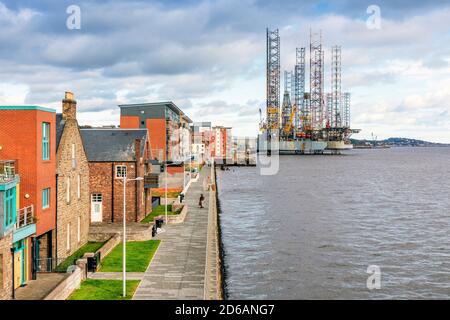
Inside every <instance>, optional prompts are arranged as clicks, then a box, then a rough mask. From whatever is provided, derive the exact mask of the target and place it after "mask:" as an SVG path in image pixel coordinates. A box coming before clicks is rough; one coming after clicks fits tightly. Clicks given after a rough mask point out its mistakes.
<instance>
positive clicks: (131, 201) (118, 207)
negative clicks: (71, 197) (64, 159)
mask: <svg viewBox="0 0 450 320" xmlns="http://www.w3.org/2000/svg"><path fill="white" fill-rule="evenodd" d="M118 165H125V166H127V178H128V179H134V178H135V177H136V171H135V170H136V163H135V162H114V163H112V162H90V163H89V181H90V192H91V194H93V193H101V194H102V195H103V203H102V204H103V211H102V213H103V221H104V222H112V221H113V212H112V208H113V207H114V222H120V221H122V218H123V182H122V179H116V178H115V174H116V168H115V167H116V166H118ZM111 166H113V171H111ZM143 175H144V164H143V163H142V164H140V165H139V166H138V176H143ZM113 184H114V189H113ZM136 186H137V188H136ZM143 192H144V182H143V181H137V182H135V181H130V182H128V183H127V186H126V217H127V221H140V220H142V219H143V218H144V217H145V213H146V210H145V209H146V208H145V207H146V205H147V206H148V205H149V202H150V201H151V198H150V199H146V201H147V203H145V202H144V204H143V202H142V193H143ZM150 197H151V196H150ZM136 200H137V203H136ZM136 204H137V206H136ZM147 208H148V207H147ZM136 213H137V214H136ZM147 213H148V212H147Z"/></svg>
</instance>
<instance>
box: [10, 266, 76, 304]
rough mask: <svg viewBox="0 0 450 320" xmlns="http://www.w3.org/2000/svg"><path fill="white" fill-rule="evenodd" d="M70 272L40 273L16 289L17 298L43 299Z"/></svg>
mask: <svg viewBox="0 0 450 320" xmlns="http://www.w3.org/2000/svg"><path fill="white" fill-rule="evenodd" d="M69 275H70V273H44V272H43V273H38V274H37V276H36V280H30V281H28V283H27V285H26V286H24V287H19V288H17V289H16V292H15V294H16V300H42V299H44V298H45V297H46V296H47V295H48V294H49V293H50V292H52V291H53V289H55V288H56V286H57V285H58V284H60V283H61V281H63V280H64V279H65V278H67V277H68V276H69Z"/></svg>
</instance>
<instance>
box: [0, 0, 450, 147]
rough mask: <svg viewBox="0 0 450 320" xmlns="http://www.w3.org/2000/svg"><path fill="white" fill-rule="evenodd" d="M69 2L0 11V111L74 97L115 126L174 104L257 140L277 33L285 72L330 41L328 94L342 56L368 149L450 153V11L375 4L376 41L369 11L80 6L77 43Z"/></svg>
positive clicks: (10, 4)
mask: <svg viewBox="0 0 450 320" xmlns="http://www.w3.org/2000/svg"><path fill="white" fill-rule="evenodd" d="M72 2H73V1H66V0H64V1H50V0H42V1H39V2H38V1H31V0H25V1H20V2H18V1H12V0H11V1H0V41H1V43H2V46H1V47H0V70H1V71H0V72H1V75H2V79H8V80H7V82H5V81H3V83H2V85H0V103H2V104H6V103H17V104H20V103H29V104H42V105H48V106H53V107H56V108H60V104H61V103H60V101H61V99H62V96H63V93H64V91H66V90H72V91H74V92H75V94H76V97H77V99H78V102H79V103H78V106H79V111H80V117H81V118H82V119H83V121H92V122H93V123H95V124H99V123H104V124H110V123H111V122H113V123H116V124H117V123H118V117H117V112H118V108H117V104H118V103H137V102H151V101H158V100H159V101H162V100H172V101H175V102H176V103H177V104H178V105H179V106H180V107H181V108H182V109H183V110H186V112H187V113H188V115H189V116H190V117H191V118H192V119H193V120H195V121H209V120H212V121H215V122H217V124H222V125H232V126H233V127H235V132H236V133H240V134H245V135H250V134H253V135H254V134H256V132H257V127H258V121H259V112H258V109H259V108H261V107H262V108H263V111H264V106H265V102H264V101H265V100H264V99H265V28H266V27H267V26H269V27H270V28H275V27H278V28H280V32H281V58H282V70H285V69H289V70H290V69H292V68H293V64H294V61H295V47H297V46H306V47H307V45H308V42H309V30H310V28H312V29H313V30H318V29H322V31H323V41H324V48H325V72H326V73H325V90H326V91H328V90H329V88H330V79H329V77H330V72H329V71H330V70H331V66H330V48H331V46H332V45H334V44H338V45H342V48H343V51H342V67H343V69H342V81H343V83H342V87H343V90H345V91H350V92H351V93H352V115H353V121H352V122H353V124H354V125H355V126H356V127H360V128H362V129H363V131H362V133H361V135H360V136H361V137H364V136H365V137H367V136H368V135H370V133H371V132H372V131H378V130H379V131H383V132H386V133H393V134H394V133H395V132H406V133H414V134H416V135H422V137H423V138H426V137H430V138H433V139H436V137H437V136H438V134H437V132H440V133H441V136H440V140H442V141H443V140H445V141H449V142H450V133H449V131H448V124H449V122H450V121H449V107H448V103H447V101H450V99H449V98H450V97H449V96H448V95H447V94H446V92H447V90H448V87H449V85H450V72H449V71H450V69H449V68H450V66H449V62H450V26H449V24H448V17H449V16H450V8H449V6H448V4H447V3H446V2H443V1H433V2H431V1H420V2H419V1H413V2H411V1H408V3H407V4H408V5H407V4H406V2H405V1H402V0H397V1H378V3H377V4H378V5H379V6H380V8H381V18H382V24H381V25H382V28H381V30H369V29H367V27H366V23H365V20H366V19H367V13H366V8H367V3H364V2H361V1H350V0H346V1H335V2H325V1H313V0H308V1H301V2H299V1H283V4H282V5H280V3H279V2H276V1H259V0H244V1H238V0H219V1H206V0H205V1H182V2H181V1H140V0H133V1H125V0H115V1H112V0H108V1H83V0H81V1H77V4H78V5H79V6H80V8H81V12H82V28H81V30H73V31H71V30H68V29H67V28H66V26H65V22H66V18H67V14H66V8H67V6H68V5H70V4H73V3H72ZM308 72H309V68H308V69H307V80H308ZM308 88H309V86H308V85H306V90H308ZM413 128H416V131H414V130H413ZM430 132H433V133H432V134H431V133H430Z"/></svg>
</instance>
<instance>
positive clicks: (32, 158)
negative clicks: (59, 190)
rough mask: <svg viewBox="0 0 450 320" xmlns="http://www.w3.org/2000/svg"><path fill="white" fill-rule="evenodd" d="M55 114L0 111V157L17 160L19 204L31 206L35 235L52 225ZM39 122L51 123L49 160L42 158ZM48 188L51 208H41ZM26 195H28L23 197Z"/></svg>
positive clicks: (50, 228) (35, 111)
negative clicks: (44, 190)
mask: <svg viewBox="0 0 450 320" xmlns="http://www.w3.org/2000/svg"><path fill="white" fill-rule="evenodd" d="M55 118H56V115H55V113H52V112H45V111H40V110H0V128H1V130H0V146H2V150H0V158H1V159H12V160H17V164H18V173H19V174H20V180H21V181H20V195H19V196H20V203H21V207H25V206H29V205H31V204H33V205H34V208H35V215H36V217H37V219H38V221H37V231H36V235H37V236H39V235H41V234H43V233H45V232H47V231H49V230H52V229H54V228H55V214H56V202H55V201H56V192H55V191H56V188H55V187H56V177H55V175H56V129H55ZM42 122H49V123H50V160H48V161H44V160H42ZM46 187H49V188H50V189H51V192H50V208H48V209H44V210H43V209H42V189H44V188H46ZM26 194H28V195H29V198H28V199H27V198H25V195H26Z"/></svg>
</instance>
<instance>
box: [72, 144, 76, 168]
mask: <svg viewBox="0 0 450 320" xmlns="http://www.w3.org/2000/svg"><path fill="white" fill-rule="evenodd" d="M76 166H77V161H76V160H75V143H72V169H75V168H76Z"/></svg>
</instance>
